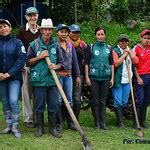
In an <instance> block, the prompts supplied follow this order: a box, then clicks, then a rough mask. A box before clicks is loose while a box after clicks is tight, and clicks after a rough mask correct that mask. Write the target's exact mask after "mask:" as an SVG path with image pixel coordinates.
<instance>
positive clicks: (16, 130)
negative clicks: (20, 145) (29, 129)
mask: <svg viewBox="0 0 150 150" xmlns="http://www.w3.org/2000/svg"><path fill="white" fill-rule="evenodd" d="M12 133H13V134H14V136H15V137H16V138H21V133H20V131H19V128H18V124H16V125H13V127H12Z"/></svg>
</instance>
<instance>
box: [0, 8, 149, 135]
mask: <svg viewBox="0 0 150 150" xmlns="http://www.w3.org/2000/svg"><path fill="white" fill-rule="evenodd" d="M38 16H39V14H38V10H37V9H36V8H35V7H29V8H27V9H26V14H25V18H26V20H27V23H26V26H24V27H21V28H20V29H19V32H18V33H17V36H16V37H14V36H13V35H12V34H11V30H12V27H11V24H10V22H9V21H8V20H5V19H0V47H1V48H0V58H1V59H0V97H1V99H2V104H3V112H4V116H5V121H6V128H5V129H4V130H2V131H1V133H4V134H7V133H13V134H14V136H15V137H16V138H20V137H21V133H20V130H19V96H20V92H22V106H23V107H22V108H23V116H24V123H25V126H26V127H28V128H33V127H35V126H36V128H37V131H36V133H35V136H36V137H40V136H42V135H43V134H44V111H45V109H47V111H48V127H49V132H50V133H51V135H53V136H54V137H56V138H60V137H61V131H62V130H63V128H64V124H65V121H67V124H68V129H71V130H77V128H76V126H75V124H74V122H73V120H72V118H71V116H70V114H69V113H68V111H67V109H66V107H65V104H64V102H63V100H62V96H61V94H60V93H59V91H58V88H57V86H56V83H55V81H54V77H53V76H52V74H51V71H50V70H55V71H56V73H57V76H58V78H59V80H60V83H61V86H62V88H63V90H64V93H65V95H66V97H67V100H68V102H69V104H70V106H71V108H72V110H73V112H74V114H75V116H76V118H77V120H79V114H80V108H81V92H82V87H83V85H84V84H86V85H87V86H89V87H90V88H89V89H90V95H91V98H90V104H91V110H92V115H93V117H94V121H95V127H96V128H97V129H102V130H106V129H107V126H106V101H107V95H108V92H109V89H110V88H111V91H112V96H113V103H114V108H115V114H116V118H117V124H118V127H119V128H124V127H125V126H124V122H123V112H124V110H125V109H126V107H127V104H128V98H129V95H130V84H129V79H130V78H132V75H133V73H134V75H135V78H134V79H135V80H134V82H133V83H134V87H135V95H136V99H137V100H136V108H137V113H138V117H139V121H140V125H141V126H142V127H144V128H145V127H147V126H146V124H145V120H146V112H147V107H148V104H149V103H150V94H149V91H150V65H149V64H150V30H148V29H145V30H143V31H142V32H141V33H140V41H141V42H140V43H139V44H137V45H136V46H135V47H134V48H133V50H131V49H130V48H129V42H130V41H129V37H128V35H126V34H121V35H120V36H119V37H118V43H117V45H116V46H113V47H112V46H110V45H108V44H107V43H106V42H105V39H106V31H105V29H104V28H101V27H98V28H96V29H95V38H96V41H95V42H94V43H93V44H90V45H88V44H86V43H85V42H84V41H83V40H81V39H80V33H81V29H80V26H79V25H77V24H72V25H70V26H67V25H65V24H59V25H58V26H57V27H56V35H57V38H54V37H53V35H52V33H53V30H54V28H55V27H54V26H53V22H52V20H51V19H50V18H48V19H42V21H41V25H40V26H39V25H38V24H37V21H38ZM46 58H49V59H50V60H51V64H50V65H48V64H47V62H46ZM129 72H130V74H129ZM46 104H47V107H46ZM135 127H136V123H135Z"/></svg>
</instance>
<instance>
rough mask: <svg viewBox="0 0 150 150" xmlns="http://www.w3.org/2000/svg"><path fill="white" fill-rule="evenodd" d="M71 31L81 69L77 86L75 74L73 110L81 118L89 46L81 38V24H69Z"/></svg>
mask: <svg viewBox="0 0 150 150" xmlns="http://www.w3.org/2000/svg"><path fill="white" fill-rule="evenodd" d="M69 29H70V33H69V37H68V40H69V41H71V43H72V44H73V45H74V47H75V50H76V54H77V59H78V64H79V69H80V79H81V84H80V85H78V86H76V85H77V84H76V78H75V77H74V74H73V110H74V114H75V116H76V118H77V119H79V114H80V108H81V91H82V87H83V78H84V77H83V75H84V58H85V56H84V54H85V49H86V47H87V45H86V43H85V42H84V41H83V40H81V39H80V34H81V29H80V26H79V25H77V24H72V25H70V26H69Z"/></svg>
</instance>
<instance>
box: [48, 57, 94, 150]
mask: <svg viewBox="0 0 150 150" xmlns="http://www.w3.org/2000/svg"><path fill="white" fill-rule="evenodd" d="M46 62H47V64H48V66H49V65H50V64H51V60H50V58H49V57H46ZM50 71H51V73H52V76H53V78H54V80H55V82H56V85H57V88H58V90H59V92H60V94H61V96H62V98H63V101H64V103H65V105H66V108H67V110H68V112H69V114H70V116H71V118H72V120H73V122H74V124H75V126H76V128H77V130H78V131H79V133H80V136H81V138H82V143H83V149H84V150H92V145H91V144H90V141H89V140H88V138H87V136H86V135H85V133H84V132H83V130H82V129H81V127H80V125H79V123H78V121H77V119H76V117H75V115H74V113H73V111H72V109H71V107H70V104H69V102H68V100H67V97H66V95H65V93H64V91H63V89H62V86H61V84H60V81H59V79H58V76H57V74H56V72H55V70H52V69H50Z"/></svg>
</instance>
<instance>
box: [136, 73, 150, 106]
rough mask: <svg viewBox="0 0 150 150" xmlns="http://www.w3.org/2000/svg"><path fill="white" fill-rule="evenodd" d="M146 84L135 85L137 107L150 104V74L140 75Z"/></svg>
mask: <svg viewBox="0 0 150 150" xmlns="http://www.w3.org/2000/svg"><path fill="white" fill-rule="evenodd" d="M140 77H141V78H142V80H143V82H144V84H143V85H139V84H137V82H136V83H135V92H136V97H137V106H143V105H147V104H150V74H146V75H140Z"/></svg>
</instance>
